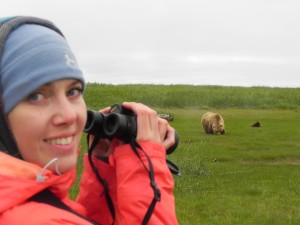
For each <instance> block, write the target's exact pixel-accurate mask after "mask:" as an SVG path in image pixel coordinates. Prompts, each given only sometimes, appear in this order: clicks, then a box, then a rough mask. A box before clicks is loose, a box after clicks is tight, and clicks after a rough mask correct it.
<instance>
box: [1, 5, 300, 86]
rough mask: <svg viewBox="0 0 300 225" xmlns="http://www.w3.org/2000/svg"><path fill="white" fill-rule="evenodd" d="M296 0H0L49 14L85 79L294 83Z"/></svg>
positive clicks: (297, 80) (298, 53) (17, 10)
mask: <svg viewBox="0 0 300 225" xmlns="http://www.w3.org/2000/svg"><path fill="white" fill-rule="evenodd" d="M299 10H300V1H298V0H144V1H141V0H86V1H78V0H77V1H75V0H26V1H17V0H10V1H3V2H2V4H1V8H0V15H2V16H11V15H32V16H38V17H42V18H46V19H50V20H51V21H53V22H54V23H55V24H56V25H57V26H58V27H59V28H60V29H61V30H62V31H63V33H64V34H65V36H66V37H67V39H68V41H69V43H70V45H71V47H72V49H73V51H74V52H75V54H76V56H77V60H78V62H79V64H80V66H81V67H82V69H83V71H84V72H85V76H86V78H87V81H88V82H100V83H103V82H104V83H113V84H119V83H158V84H175V83H182V84H199V85H203V84H216V85H233V86H236V85H238V86H261V85H264V86H279V87H300V13H299Z"/></svg>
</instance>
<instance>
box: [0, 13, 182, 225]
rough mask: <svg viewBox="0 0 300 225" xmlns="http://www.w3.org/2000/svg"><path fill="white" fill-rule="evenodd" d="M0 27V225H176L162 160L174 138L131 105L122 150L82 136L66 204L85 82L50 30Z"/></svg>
mask: <svg viewBox="0 0 300 225" xmlns="http://www.w3.org/2000/svg"><path fill="white" fill-rule="evenodd" d="M0 21H1V22H2V24H1V22H0V40H3V41H4V42H3V44H4V47H3V49H0V56H1V58H0V85H1V88H0V90H1V92H0V97H1V100H2V101H1V104H0V119H1V120H2V121H1V122H0V189H1V193H0V198H1V202H0V224H11V225H14V224H25V225H26V224H28V225H29V224H30V225H38V224H46V223H47V224H66V223H67V224H82V225H83V224H98V223H100V224H103V225H106V224H115V225H118V224H122V225H126V224H143V225H146V224H153V225H154V224H166V225H167V224H170V225H171V224H172V225H174V224H178V222H177V218H176V214H175V202H174V195H173V187H174V181H173V178H172V175H171V172H170V170H169V168H168V165H167V163H166V159H165V158H166V149H168V148H169V147H171V146H173V145H174V143H175V130H174V129H173V128H172V127H171V126H170V125H169V124H168V123H167V122H166V121H165V120H164V119H161V118H159V117H157V113H156V112H155V111H154V110H152V109H150V108H149V107H147V106H145V105H143V104H141V103H135V102H124V103H123V104H122V106H123V107H124V108H126V109H128V110H130V111H132V113H133V114H134V115H135V116H136V120H137V132H136V135H135V136H132V140H130V143H127V142H126V143H124V142H123V141H121V140H118V139H116V138H111V139H106V138H104V137H101V136H99V135H96V136H93V135H90V138H89V141H91V143H92V144H91V146H90V150H89V154H85V160H84V171H83V174H82V179H81V183H80V193H79V195H78V197H77V200H76V201H72V200H71V199H70V198H69V197H68V193H69V190H70V187H71V186H72V184H73V183H74V181H75V180H76V164H77V157H78V154H79V150H80V146H79V144H80V140H81V136H82V132H83V129H84V127H85V124H86V120H87V108H86V104H85V101H84V99H83V93H84V88H85V79H84V77H83V74H82V72H81V70H80V69H79V67H78V65H77V63H76V59H75V56H74V54H73V53H72V51H71V49H70V47H69V45H68V43H67V42H66V40H65V38H64V36H63V35H62V33H61V31H60V30H59V29H58V28H57V27H56V26H55V25H54V24H52V23H51V22H50V21H47V20H42V19H39V18H33V17H22V16H18V17H11V18H6V19H5V20H0ZM1 46H3V45H1V44H0V48H1ZM16 92H17V94H16ZM108 110H109V107H107V108H105V109H102V110H100V112H101V113H108ZM99 126H102V124H101V125H99ZM128 165H129V166H128ZM149 184H151V185H149ZM103 193H104V194H103ZM132 193H134V194H132ZM153 193H154V194H153ZM158 201H159V204H156V203H157V202H158ZM151 202H152V203H151ZM137 203H138V204H137ZM140 205H143V207H140ZM28 211H30V215H28V213H27V212H28ZM70 212H71V213H70Z"/></svg>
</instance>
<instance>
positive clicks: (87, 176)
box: [0, 142, 178, 225]
mask: <svg viewBox="0 0 300 225" xmlns="http://www.w3.org/2000/svg"><path fill="white" fill-rule="evenodd" d="M140 145H141V146H142V148H143V149H144V150H145V152H147V154H148V155H149V156H150V158H151V160H152V163H153V167H154V171H155V181H156V183H157V185H158V187H159V188H160V191H161V201H160V202H157V204H156V206H155V210H154V212H153V214H152V216H151V219H150V221H149V225H159V224H163V225H169V224H170V225H171V224H172V225H176V224H178V222H177V219H176V215H175V203H174V196H173V194H172V190H173V185H174V183H173V178H172V175H171V173H170V171H169V169H168V168H167V165H166V163H165V150H164V149H163V148H162V146H160V145H157V144H154V143H150V142H144V143H140ZM142 158H143V160H144V161H145V165H148V164H147V161H146V159H145V157H142ZM93 161H94V163H95V165H96V167H97V168H98V170H99V173H100V175H101V176H102V177H103V178H104V179H105V180H106V181H107V182H108V183H109V190H110V196H111V198H112V200H113V204H114V208H115V212H116V218H115V224H116V225H127V224H130V225H135V224H141V221H142V219H143V217H144V215H145V213H146V211H147V209H148V207H149V204H150V203H151V201H152V199H153V190H152V189H151V187H150V185H149V177H148V174H147V172H146V170H145V168H144V167H143V165H142V164H141V162H140V161H139V159H138V158H137V156H136V155H135V154H134V153H133V151H132V149H131V147H130V146H129V145H124V146H120V147H117V148H116V150H115V152H114V153H113V154H112V155H110V157H109V163H108V164H107V163H104V162H102V161H101V160H98V159H96V158H93ZM40 172H41V167H39V166H37V165H34V164H31V163H28V162H25V161H22V160H19V159H17V158H14V157H11V156H9V155H7V154H5V153H2V152H0V190H1V191H0V199H1V201H0V224H10V225H14V224H22V225H26V224H28V225H29V224H30V225H35V224H36V225H37V224H39V225H40V224H51V225H56V224H57V225H58V224H78V225H79V224H80V225H84V224H90V223H89V222H88V221H86V220H84V219H82V218H80V217H78V216H76V215H75V214H73V213H70V212H67V211H65V210H63V209H59V208H56V207H53V206H51V205H48V204H43V203H37V202H33V201H27V199H28V198H30V197H31V196H33V195H34V194H36V193H38V192H39V191H41V190H43V189H45V188H49V189H50V190H51V192H53V193H54V194H55V195H56V196H57V197H58V198H59V199H61V200H62V201H63V202H64V203H65V204H67V205H68V206H70V207H71V208H72V209H74V210H75V211H77V212H79V213H80V214H82V215H85V216H87V217H89V218H91V219H94V220H95V221H97V222H99V223H100V224H102V225H108V224H111V222H112V218H111V214H110V211H109V209H108V207H107V203H106V200H105V197H104V195H103V187H102V185H101V184H100V183H99V181H98V180H97V178H96V176H95V174H94V172H92V170H91V168H90V165H89V162H88V159H87V157H86V156H85V159H84V172H83V174H82V179H81V184H80V194H79V196H78V198H77V201H76V202H75V201H72V200H71V199H69V197H68V192H69V189H70V187H71V186H72V184H73V182H74V180H75V178H76V171H75V169H74V170H72V171H69V172H67V173H65V174H63V175H60V176H58V175H56V174H54V173H53V172H52V171H50V170H46V171H45V173H44V174H43V175H44V176H46V177H47V178H46V180H45V181H44V182H39V181H36V176H37V175H38V174H39V173H40Z"/></svg>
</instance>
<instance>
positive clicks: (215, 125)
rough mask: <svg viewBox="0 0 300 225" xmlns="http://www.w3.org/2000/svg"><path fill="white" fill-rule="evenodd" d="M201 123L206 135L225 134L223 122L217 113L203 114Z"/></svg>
mask: <svg viewBox="0 0 300 225" xmlns="http://www.w3.org/2000/svg"><path fill="white" fill-rule="evenodd" d="M201 123H202V126H203V129H204V131H205V133H207V134H225V124H224V120H223V118H222V116H221V115H220V114H219V113H213V112H207V113H204V114H203V115H202V117H201Z"/></svg>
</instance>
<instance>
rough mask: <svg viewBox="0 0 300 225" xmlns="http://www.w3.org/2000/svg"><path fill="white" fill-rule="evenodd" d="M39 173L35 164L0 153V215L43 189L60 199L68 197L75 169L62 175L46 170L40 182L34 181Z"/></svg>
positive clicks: (39, 169)
mask: <svg viewBox="0 0 300 225" xmlns="http://www.w3.org/2000/svg"><path fill="white" fill-rule="evenodd" d="M41 171H42V167H40V166H38V165H36V164H32V163H29V162H26V161H23V160H21V159H18V158H15V157H13V156H10V155H8V154H6V153H3V152H0V190H1V192H0V199H1V201H0V214H1V213H2V212H4V211H6V210H7V209H9V208H11V207H13V206H15V205H18V204H20V203H22V202H24V201H26V200H27V199H28V198H30V197H31V196H33V195H35V194H36V193H38V192H40V191H41V190H43V189H45V188H49V189H50V190H51V191H52V192H53V193H54V194H55V195H56V196H57V197H58V198H60V199H63V198H66V197H67V196H68V190H69V188H70V187H71V186H72V184H73V183H74V181H75V177H76V168H74V169H72V170H71V171H69V172H66V173H64V174H62V175H57V174H55V173H54V172H52V171H51V170H49V169H46V170H45V171H44V173H43V176H44V177H45V180H44V181H42V182H41V181H37V180H36V177H37V176H38V175H39V174H40V172H41Z"/></svg>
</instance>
